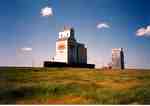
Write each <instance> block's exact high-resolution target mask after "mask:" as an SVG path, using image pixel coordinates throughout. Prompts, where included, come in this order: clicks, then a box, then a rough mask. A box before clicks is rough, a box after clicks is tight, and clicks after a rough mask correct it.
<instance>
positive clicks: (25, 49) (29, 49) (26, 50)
mask: <svg viewBox="0 0 150 106" xmlns="http://www.w3.org/2000/svg"><path fill="white" fill-rule="evenodd" d="M21 51H23V52H31V51H32V48H30V47H24V48H21Z"/></svg>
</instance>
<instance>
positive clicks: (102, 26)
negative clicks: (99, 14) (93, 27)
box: [97, 23, 110, 29]
mask: <svg viewBox="0 0 150 106" xmlns="http://www.w3.org/2000/svg"><path fill="white" fill-rule="evenodd" d="M97 28H98V29H103V28H110V26H109V25H108V24H107V23H99V24H97Z"/></svg>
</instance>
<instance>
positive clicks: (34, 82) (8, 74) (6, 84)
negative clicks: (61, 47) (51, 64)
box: [0, 68, 150, 104]
mask: <svg viewBox="0 0 150 106" xmlns="http://www.w3.org/2000/svg"><path fill="white" fill-rule="evenodd" d="M0 104H150V70H124V71H120V70H100V69H71V68H0Z"/></svg>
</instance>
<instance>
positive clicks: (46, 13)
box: [41, 6, 53, 17]
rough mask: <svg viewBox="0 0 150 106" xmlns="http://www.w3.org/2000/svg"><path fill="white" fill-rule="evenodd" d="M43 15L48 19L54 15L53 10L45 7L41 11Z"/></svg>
mask: <svg viewBox="0 0 150 106" xmlns="http://www.w3.org/2000/svg"><path fill="white" fill-rule="evenodd" d="M41 15H42V16H43V17H48V16H52V15H53V9H52V8H51V7H48V6H47V7H44V8H42V9H41Z"/></svg>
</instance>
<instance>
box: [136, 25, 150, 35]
mask: <svg viewBox="0 0 150 106" xmlns="http://www.w3.org/2000/svg"><path fill="white" fill-rule="evenodd" d="M136 35H137V36H150V25H148V26H147V27H145V28H144V27H143V28H139V29H138V30H137V32H136Z"/></svg>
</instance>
